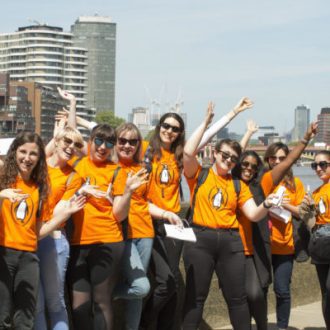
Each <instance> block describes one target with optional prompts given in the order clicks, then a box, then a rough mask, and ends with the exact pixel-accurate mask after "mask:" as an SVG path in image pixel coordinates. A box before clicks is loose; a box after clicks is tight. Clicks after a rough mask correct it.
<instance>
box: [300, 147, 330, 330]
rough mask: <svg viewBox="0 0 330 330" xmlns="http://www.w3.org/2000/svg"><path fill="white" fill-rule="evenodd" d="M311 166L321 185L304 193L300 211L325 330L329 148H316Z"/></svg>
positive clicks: (329, 275) (329, 296) (328, 312)
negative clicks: (316, 277) (306, 229)
mask: <svg viewBox="0 0 330 330" xmlns="http://www.w3.org/2000/svg"><path fill="white" fill-rule="evenodd" d="M311 165H312V169H313V170H314V171H315V172H316V175H317V176H318V177H319V178H320V180H321V181H322V182H323V184H322V185H321V186H320V187H318V188H317V189H315V190H314V192H313V194H312V196H308V195H306V196H305V199H304V202H303V203H302V205H301V208H300V210H299V213H300V215H301V217H302V219H303V220H304V221H306V223H307V225H308V226H309V228H311V231H312V234H311V240H310V243H309V251H310V255H311V259H312V263H313V264H315V268H316V272H317V276H318V280H319V283H320V288H321V294H322V312H323V318H324V321H325V324H326V329H327V330H329V329H330V244H329V242H330V207H329V205H330V151H329V150H322V151H319V152H318V153H317V154H316V156H315V160H314V162H313V163H312V164H311Z"/></svg>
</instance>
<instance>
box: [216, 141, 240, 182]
mask: <svg viewBox="0 0 330 330" xmlns="http://www.w3.org/2000/svg"><path fill="white" fill-rule="evenodd" d="M238 157H239V156H238V154H237V152H236V151H235V150H234V149H233V148H232V147H230V146H229V145H228V144H222V145H221V146H220V148H219V151H217V150H215V151H214V159H215V163H214V166H215V167H216V171H217V173H218V174H219V175H225V174H227V173H228V172H229V171H231V170H232V169H233V168H234V166H235V165H236V163H237V162H238Z"/></svg>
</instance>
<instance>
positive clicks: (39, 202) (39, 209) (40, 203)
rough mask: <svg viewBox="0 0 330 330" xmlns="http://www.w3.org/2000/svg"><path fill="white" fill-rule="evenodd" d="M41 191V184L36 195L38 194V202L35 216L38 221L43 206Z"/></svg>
mask: <svg viewBox="0 0 330 330" xmlns="http://www.w3.org/2000/svg"><path fill="white" fill-rule="evenodd" d="M42 189H43V185H42V184H41V185H39V187H38V194H39V196H38V199H39V200H38V209H37V214H36V216H37V220H40V218H41V212H42V206H43V201H42V199H41V193H42Z"/></svg>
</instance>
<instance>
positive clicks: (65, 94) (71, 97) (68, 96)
mask: <svg viewBox="0 0 330 330" xmlns="http://www.w3.org/2000/svg"><path fill="white" fill-rule="evenodd" d="M57 90H58V93H59V94H60V95H61V97H62V98H63V99H64V100H68V101H70V102H71V101H76V97H75V96H74V95H73V94H70V93H69V92H67V91H65V90H63V89H61V88H60V87H57Z"/></svg>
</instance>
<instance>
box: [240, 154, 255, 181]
mask: <svg viewBox="0 0 330 330" xmlns="http://www.w3.org/2000/svg"><path fill="white" fill-rule="evenodd" d="M240 166H241V179H242V180H243V181H244V182H250V181H251V180H252V179H253V178H254V176H255V174H256V173H257V171H258V161H257V159H256V158H255V157H253V156H251V155H248V156H246V157H245V158H243V159H242V161H241V163H240Z"/></svg>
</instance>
